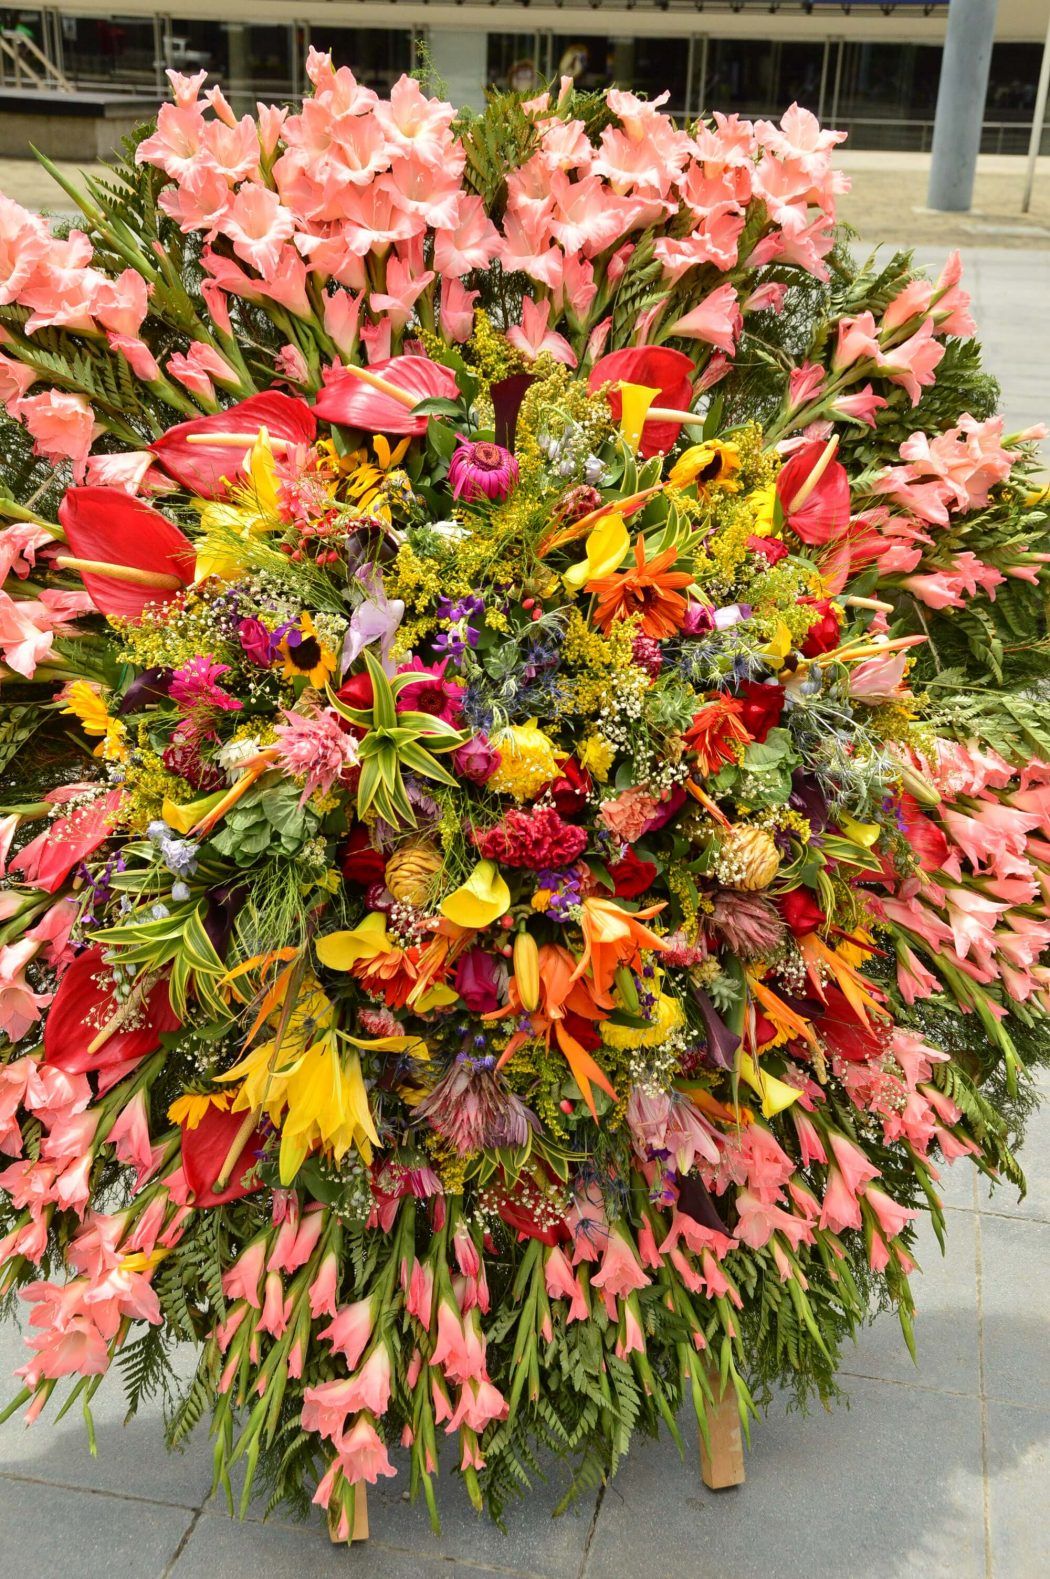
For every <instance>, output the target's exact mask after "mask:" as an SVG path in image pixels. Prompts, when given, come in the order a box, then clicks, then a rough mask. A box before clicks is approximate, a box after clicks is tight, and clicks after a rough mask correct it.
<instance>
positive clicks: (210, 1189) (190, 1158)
mask: <svg viewBox="0 0 1050 1579" xmlns="http://www.w3.org/2000/svg"><path fill="white" fill-rule="evenodd" d="M243 1123H244V1114H243V1113H228V1112H227V1111H226V1109H225V1108H220V1107H215V1106H214V1105H212V1106H209V1108H208V1111H207V1113H205V1115H204V1117H203V1118H202V1119H201V1121H200V1123H199V1124H197V1125H196V1126H195V1127H194V1128H193V1129H190V1128H189V1127H188V1126H187V1125H185V1124H184V1125H183V1127H182V1171H183V1173H184V1175H185V1178H186V1184H187V1187H188V1190H189V1192H190V1193H191V1194H192V1196H193V1206H194V1207H195V1208H200V1207H203V1206H222V1205H223V1204H224V1203H225V1202H226V1201H237V1200H240V1198H241V1196H242V1195H250V1194H251V1193H252V1192H253V1191H254V1190H258V1189H260V1188H261V1181H260V1180H254V1181H253V1182H252V1183H250V1184H245V1182H244V1177H245V1174H247V1173H248V1172H249V1171H250V1169H251V1168H252V1167H253V1165H254V1163H255V1161H256V1158H257V1157H258V1155H259V1153H260V1152H261V1151H262V1148H263V1146H264V1144H265V1139H266V1137H265V1136H264V1134H263V1132H262V1130H261V1129H254V1130H252V1131H251V1132H250V1134H249V1135H248V1136H247V1138H246V1139H244V1140H242V1141H241V1143H240V1145H239V1146H238V1147H237V1151H236V1154H235V1156H234V1157H233V1158H232V1159H231V1160H232V1167H231V1166H230V1165H229V1161H228V1159H229V1158H230V1150H231V1148H232V1147H233V1146H234V1145H235V1144H236V1143H237V1140H238V1136H239V1134H240V1130H241V1125H242V1124H243ZM221 1173H225V1174H226V1176H227V1178H228V1180H229V1182H228V1183H227V1184H226V1185H225V1186H224V1188H223V1189H221V1190H217V1189H216V1188H215V1186H216V1184H217V1182H218V1179H219V1175H220V1174H221Z"/></svg>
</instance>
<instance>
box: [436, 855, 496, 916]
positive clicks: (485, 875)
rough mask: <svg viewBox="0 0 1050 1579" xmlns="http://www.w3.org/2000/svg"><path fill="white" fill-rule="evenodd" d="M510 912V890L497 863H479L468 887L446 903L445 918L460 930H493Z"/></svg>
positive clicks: (464, 887) (458, 889)
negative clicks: (492, 926) (469, 928)
mask: <svg viewBox="0 0 1050 1579" xmlns="http://www.w3.org/2000/svg"><path fill="white" fill-rule="evenodd" d="M509 909H510V889H509V888H508V887H507V885H506V883H505V882H504V881H503V878H502V877H501V876H500V872H499V867H498V866H497V865H496V863H495V861H479V862H478V864H477V866H475V868H474V870H473V871H472V872H471V874H470V876H469V877H468V878H467V880H466V882H465V883H461V884H460V886H459V887H458V888H457V889H456V891H455V892H454V893H451V894H449V896H448V898H447V899H446V900H444V901H443V903H442V906H441V914H442V915H443V916H445V917H446V918H447V919H448V920H449V921H454V922H455V923H456V925H457V926H458V927H472V928H474V929H475V930H478V929H479V928H481V927H488V926H491V925H492V923H493V921H498V920H499V918H500V916H502V915H505V914H506V912H507V911H508V910H509Z"/></svg>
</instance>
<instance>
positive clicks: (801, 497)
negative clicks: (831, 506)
mask: <svg viewBox="0 0 1050 1579" xmlns="http://www.w3.org/2000/svg"><path fill="white" fill-rule="evenodd" d="M838 447H839V436H838V434H837V433H833V434H832V435H831V437H830V439H829V440H828V442H827V443H826V444H825V446H824V451H823V454H822V455H821V457H820V459H819V460H818V461H817V464H816V465H815V466H814V468H813V470H812V471H811V472H810V474H809V476H808V477H807V478H806V480H805V482H804V483H803V484H802V487H801V488H800V489H799V491H798V493H797V494H796V495H795V497H794V498H793V499H792V501H791V503H790V504H789V505H788V507H787V514H788V516H789V517H790V516H792V515H794V513H795V511H796V510H801V508H802V506H803V505H804V504H805V502H806V500H807V499H808V498H809V496H810V494H811V493H812V492H813V490H814V488H815V487H816V486H817V483H818V482H819V481H820V479H821V478H822V477H823V475H824V473H825V472H826V471H827V469H828V467H829V466H830V465H831V463H832V461H833V460H834V459H835V451H836V450H837V449H838Z"/></svg>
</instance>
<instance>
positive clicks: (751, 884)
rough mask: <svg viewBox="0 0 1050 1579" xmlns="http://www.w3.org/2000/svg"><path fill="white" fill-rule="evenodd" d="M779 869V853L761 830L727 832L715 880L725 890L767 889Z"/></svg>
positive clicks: (745, 827)
mask: <svg viewBox="0 0 1050 1579" xmlns="http://www.w3.org/2000/svg"><path fill="white" fill-rule="evenodd" d="M779 868H780V852H779V851H778V849H777V847H776V845H775V844H774V842H773V835H772V834H770V833H767V832H766V830H765V829H764V828H749V827H747V826H746V825H744V824H739V825H738V826H737V827H735V828H730V829H729V830H728V831H727V832H726V834H725V836H724V838H723V840H722V848H721V850H720V851H719V854H718V866H717V871H718V877H719V879H720V881H721V882H722V883H724V884H725V886H726V888H742V889H744V890H746V891H749V892H753V891H754V890H756V889H759V888H768V887H769V885H770V883H771V882H772V881H773V879H774V877H775V876H776V875H777V872H778V870H779Z"/></svg>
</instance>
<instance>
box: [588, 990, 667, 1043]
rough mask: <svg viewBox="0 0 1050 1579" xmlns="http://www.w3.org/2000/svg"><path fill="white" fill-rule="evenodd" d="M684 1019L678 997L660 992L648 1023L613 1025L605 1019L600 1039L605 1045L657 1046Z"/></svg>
mask: <svg viewBox="0 0 1050 1579" xmlns="http://www.w3.org/2000/svg"><path fill="white" fill-rule="evenodd" d="M684 1020H685V1016H684V1014H683V1013H682V1005H681V1004H680V1003H679V1001H678V999H677V998H670V997H668V995H667V994H666V993H664V992H661V993H660V995H659V997H658V998H657V1000H656V1006H655V1015H654V1018H653V1019H652V1020H651V1021H650V1022H649V1024H648V1025H644V1026H634V1025H613V1024H612V1023H611V1022H610V1021H609V1020H605V1021H603V1022H602V1041H603V1042H604V1043H605V1045H606V1047H619V1048H631V1047H658V1046H659V1045H660V1043H661V1042H665V1041H666V1040H667V1038H668V1037H669V1036H670V1034H671V1032H672V1031H676V1030H677V1029H678V1027H679V1026H680V1025H682V1024H683V1023H684Z"/></svg>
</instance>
